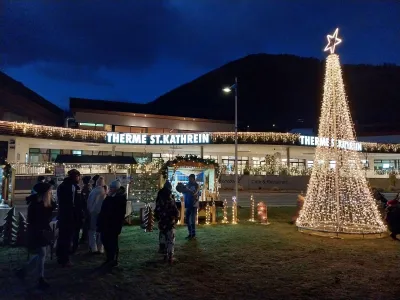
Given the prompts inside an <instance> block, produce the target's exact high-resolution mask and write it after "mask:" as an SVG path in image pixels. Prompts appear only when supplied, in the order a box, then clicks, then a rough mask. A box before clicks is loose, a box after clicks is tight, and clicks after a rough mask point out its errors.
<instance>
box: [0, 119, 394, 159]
mask: <svg viewBox="0 0 400 300" xmlns="http://www.w3.org/2000/svg"><path fill="white" fill-rule="evenodd" d="M0 134H5V135H13V136H21V137H34V138H43V139H52V140H66V141H74V142H92V143H100V144H103V143H106V137H107V131H98V130H82V129H72V128H63V127H54V126H42V125H34V124H28V123H19V122H7V121H0ZM210 135H211V139H212V143H214V144H233V143H234V142H235V134H234V133H233V132H213V133H210ZM299 138H300V134H296V133H279V132H239V133H238V142H239V144H272V145H300V144H299ZM361 144H362V147H363V151H364V152H376V153H400V144H379V143H365V142H364V143H361Z"/></svg>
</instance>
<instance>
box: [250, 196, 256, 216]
mask: <svg viewBox="0 0 400 300" xmlns="http://www.w3.org/2000/svg"><path fill="white" fill-rule="evenodd" d="M250 210H251V211H250V219H249V221H250V222H255V221H256V220H255V219H254V197H253V195H251V197H250Z"/></svg>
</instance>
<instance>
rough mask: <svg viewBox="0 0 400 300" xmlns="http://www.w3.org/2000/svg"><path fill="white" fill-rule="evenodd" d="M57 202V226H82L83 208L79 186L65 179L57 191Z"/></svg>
mask: <svg viewBox="0 0 400 300" xmlns="http://www.w3.org/2000/svg"><path fill="white" fill-rule="evenodd" d="M57 200H58V218H57V219H58V222H59V225H60V226H73V227H76V226H78V227H80V226H82V222H83V216H84V214H83V208H84V207H83V203H82V199H81V194H80V188H79V186H78V185H77V184H76V183H74V182H72V180H71V179H70V178H68V177H67V178H65V179H64V181H63V182H62V183H61V184H60V185H59V187H58V189H57Z"/></svg>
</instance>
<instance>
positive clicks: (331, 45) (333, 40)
mask: <svg viewBox="0 0 400 300" xmlns="http://www.w3.org/2000/svg"><path fill="white" fill-rule="evenodd" d="M338 34H339V28H336V30H335V32H334V33H333V35H329V34H328V35H327V36H326V38H327V39H328V45H326V47H325V49H324V51H330V52H331V54H333V53H335V47H336V46H337V45H339V44H340V43H341V42H342V40H341V39H339V38H338Z"/></svg>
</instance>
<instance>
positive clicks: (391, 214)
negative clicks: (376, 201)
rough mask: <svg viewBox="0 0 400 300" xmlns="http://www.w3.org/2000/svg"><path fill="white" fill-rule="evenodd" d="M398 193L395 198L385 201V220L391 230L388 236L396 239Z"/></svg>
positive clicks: (399, 220)
mask: <svg viewBox="0 0 400 300" xmlns="http://www.w3.org/2000/svg"><path fill="white" fill-rule="evenodd" d="M398 197H399V195H397V196H396V198H395V199H393V200H390V201H388V202H387V208H386V222H387V224H388V226H389V230H390V231H391V234H390V237H391V238H392V239H393V240H397V235H398V234H400V202H399V198H398Z"/></svg>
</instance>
